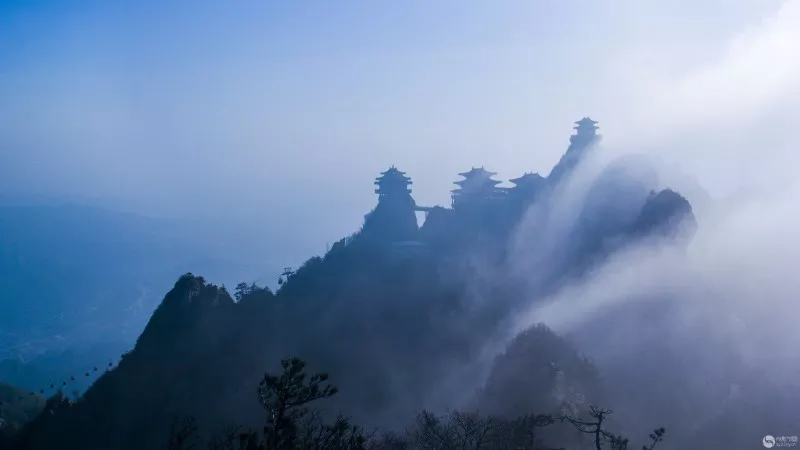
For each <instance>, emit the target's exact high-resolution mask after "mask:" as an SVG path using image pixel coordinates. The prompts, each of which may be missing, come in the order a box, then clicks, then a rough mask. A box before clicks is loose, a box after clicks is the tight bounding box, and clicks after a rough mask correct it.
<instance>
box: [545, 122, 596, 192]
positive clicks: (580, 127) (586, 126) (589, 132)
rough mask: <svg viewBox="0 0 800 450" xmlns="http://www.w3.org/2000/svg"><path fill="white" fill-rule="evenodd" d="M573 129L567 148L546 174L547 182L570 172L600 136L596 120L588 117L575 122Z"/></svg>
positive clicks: (556, 179) (556, 181) (557, 179)
mask: <svg viewBox="0 0 800 450" xmlns="http://www.w3.org/2000/svg"><path fill="white" fill-rule="evenodd" d="M573 129H574V130H575V134H573V135H571V136H570V137H569V148H567V151H566V153H564V155H563V156H562V157H561V159H560V160H559V161H558V163H557V164H556V165H555V167H553V170H552V171H551V172H550V175H548V176H547V179H548V182H549V183H551V184H554V183H558V182H559V181H560V180H561V179H563V178H564V176H565V175H567V174H568V173H570V172H571V171H572V170H573V169H574V168H575V167H576V166H577V165H578V162H580V160H581V159H582V158H583V155H584V154H585V153H586V151H587V150H588V149H589V148H590V147H592V146H593V145H594V144H596V143H597V142H598V141H599V140H600V138H601V136H600V135H599V134H597V129H598V126H597V121H595V120H592V119H590V118H588V117H584V118H583V119H581V120H579V121H577V122H575V126H574V127H573Z"/></svg>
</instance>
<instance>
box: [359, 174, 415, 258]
mask: <svg viewBox="0 0 800 450" xmlns="http://www.w3.org/2000/svg"><path fill="white" fill-rule="evenodd" d="M374 184H375V186H377V187H376V189H375V193H376V194H378V205H377V206H376V207H375V209H373V210H372V212H370V213H369V214H367V216H366V217H365V219H364V226H363V228H362V232H361V235H362V236H363V237H366V238H369V239H371V240H373V241H380V242H388V243H390V242H400V241H409V240H414V239H415V238H416V236H417V232H418V231H419V227H418V225H417V216H416V212H415V210H416V204H415V203H414V199H413V198H412V197H411V188H410V187H409V186H411V184H412V183H411V178H409V177H407V176H406V174H405V172H401V171H400V170H398V169H397V167H395V166H392V167H390V168H389V170H387V171H385V172H381V175H380V176H379V177H377V178H376V179H375V183H374Z"/></svg>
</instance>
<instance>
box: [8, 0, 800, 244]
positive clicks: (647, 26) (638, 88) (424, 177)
mask: <svg viewBox="0 0 800 450" xmlns="http://www.w3.org/2000/svg"><path fill="white" fill-rule="evenodd" d="M0 42H3V43H4V45H2V46H0V99H2V101H1V102H0V195H6V196H8V195H10V196H15V195H19V196H23V195H25V196H30V195H39V196H42V195H43V196H50V197H53V196H55V197H63V198H70V199H94V200H96V201H100V202H103V203H104V204H109V205H114V206H115V207H117V208H120V209H125V210H130V211H135V212H140V213H142V214H149V215H165V216H181V217H209V216H214V217H217V218H225V219H226V220H228V221H231V222H239V223H248V224H251V225H252V226H253V227H255V228H258V229H259V230H261V232H262V233H263V234H264V235H271V236H273V237H274V236H280V239H281V240H282V241H288V242H296V243H297V246H296V249H297V251H298V252H300V253H303V252H309V251H316V252H319V251H322V250H323V247H324V244H325V243H327V242H332V241H334V240H336V239H337V238H339V237H341V236H344V235H347V234H350V233H351V232H352V231H354V230H355V229H356V228H357V227H358V226H359V225H360V224H361V221H362V220H363V215H364V214H365V213H366V212H368V211H369V209H371V208H372V207H373V206H374V204H375V201H376V199H375V195H374V193H373V188H374V187H373V185H372V182H373V178H374V177H375V176H377V175H378V173H379V172H380V171H382V170H385V169H386V168H387V167H389V166H390V165H393V164H394V165H396V166H398V167H399V168H400V169H401V170H403V171H405V172H407V174H408V175H409V176H411V177H412V179H413V180H414V186H413V188H414V195H415V198H416V200H417V202H418V203H420V204H426V205H430V204H447V203H448V199H449V197H448V195H449V190H450V189H452V188H453V187H454V186H453V185H452V182H453V181H455V179H456V174H457V173H458V172H462V171H465V170H468V169H469V168H470V167H472V166H485V167H486V168H488V169H491V170H493V171H495V172H498V176H497V178H498V179H501V180H505V179H509V178H513V177H516V176H518V175H520V174H521V173H523V172H526V171H537V172H541V173H542V174H547V173H548V172H549V170H550V168H551V167H552V166H553V164H555V162H556V161H557V160H558V158H559V156H560V155H561V154H562V153H563V151H564V150H565V149H566V146H567V144H568V136H569V134H570V133H571V131H572V126H573V122H574V121H576V120H578V119H580V118H581V117H583V116H587V115H588V116H591V117H592V118H594V119H595V120H598V121H599V122H600V127H601V132H602V134H603V136H604V143H605V145H607V146H608V147H609V148H612V149H615V151H619V152H646V153H649V154H651V155H653V156H655V157H658V158H660V159H662V160H664V162H665V165H666V166H669V167H671V168H673V169H674V171H675V173H679V174H680V176H679V177H677V178H675V179H676V180H687V179H691V180H694V181H695V182H696V183H697V184H699V185H701V186H702V187H703V189H705V190H707V191H708V192H710V193H711V195H713V196H716V197H720V198H727V197H729V196H732V195H743V194H744V193H752V192H756V191H759V190H763V189H775V188H777V187H778V186H782V185H783V184H786V183H789V184H790V183H792V182H793V176H794V167H795V166H796V165H797V163H798V162H799V159H798V158H797V156H796V153H797V146H796V144H794V143H793V141H792V140H791V139H792V138H794V127H795V126H796V120H797V117H798V113H800V106H799V105H800V100H799V99H800V57H798V55H800V2H798V0H750V1H745V0H728V1H716V0H714V1H712V0H694V1H689V0H672V1H668V2H665V1H658V2H656V1H650V0H613V1H612V0H608V1H596V0H592V1H588V0H586V1H577V0H574V1H563V0H558V1H556V0H542V1H532V0H531V1H522V0H504V1H496V2H484V1H479V0H458V1H455V0H441V1H437V2H430V1H423V0H408V1H405V2H374V1H366V0H364V1H356V0H342V1H338V2H323V1H306V2H288V1H287V2H278V1H268V2H256V1H253V2H246V1H241V2H222V1H219V2H214V1H191V2H189V1H174V2H157V1H150V0H142V1H114V0H107V1H90V0H87V1H80V2H77V1H68V0H64V1H45V0H41V1H14V0H11V1H9V0H5V1H2V2H0ZM676 183H678V184H680V182H678V181H676ZM782 183H783V184H782ZM679 187H680V186H679Z"/></svg>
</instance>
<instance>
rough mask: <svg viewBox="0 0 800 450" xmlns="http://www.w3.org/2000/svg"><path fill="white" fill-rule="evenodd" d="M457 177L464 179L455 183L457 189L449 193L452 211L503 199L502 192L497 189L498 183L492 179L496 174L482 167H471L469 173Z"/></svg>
mask: <svg viewBox="0 0 800 450" xmlns="http://www.w3.org/2000/svg"><path fill="white" fill-rule="evenodd" d="M459 175H460V176H461V177H463V178H464V179H463V180H459V181H456V182H455V184H457V185H458V186H459V187H458V188H457V189H453V190H452V191H451V192H452V195H451V198H452V206H453V209H456V208H461V207H465V206H477V205H481V204H484V203H485V202H487V201H491V200H496V199H499V198H502V197H503V191H502V190H501V189H499V188H498V187H497V185H498V184H500V182H499V181H497V180H493V179H492V177H493V176H494V175H497V174H496V173H494V172H489V171H488V170H486V169H484V168H483V167H478V168H476V167H473V168H472V169H471V170H470V171H469V172H463V173H459Z"/></svg>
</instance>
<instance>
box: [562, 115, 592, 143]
mask: <svg viewBox="0 0 800 450" xmlns="http://www.w3.org/2000/svg"><path fill="white" fill-rule="evenodd" d="M598 128H599V127H598V126H597V121H596V120H592V119H590V118H588V117H584V118H583V119H581V120H579V121H577V122H575V126H574V127H573V129H574V130H575V134H573V135H572V136H570V137H569V142H570V143H571V144H573V145H586V144H589V143H591V142H592V141H594V140H595V139H596V138H597V137H598V134H597V129H598Z"/></svg>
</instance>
